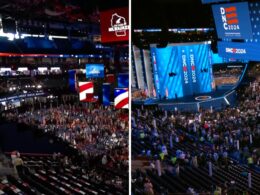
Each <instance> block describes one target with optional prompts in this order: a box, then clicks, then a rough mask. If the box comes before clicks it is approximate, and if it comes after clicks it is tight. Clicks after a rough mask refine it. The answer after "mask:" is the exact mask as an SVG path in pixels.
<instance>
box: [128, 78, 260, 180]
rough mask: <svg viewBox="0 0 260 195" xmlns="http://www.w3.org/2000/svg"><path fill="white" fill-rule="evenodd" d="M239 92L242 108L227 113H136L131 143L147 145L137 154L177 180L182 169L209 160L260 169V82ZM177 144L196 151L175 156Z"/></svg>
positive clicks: (207, 111) (235, 108) (181, 151)
mask: <svg viewBox="0 0 260 195" xmlns="http://www.w3.org/2000/svg"><path fill="white" fill-rule="evenodd" d="M237 93H238V104H237V106H236V107H227V108H226V109H224V110H214V109H211V110H200V112H198V113H181V112H179V111H177V110H175V111H172V112H166V111H162V110H159V109H158V108H156V107H152V108H150V109H149V108H146V109H140V108H139V109H136V110H135V111H134V112H133V114H132V127H133V132H132V139H135V140H134V141H138V142H139V143H141V145H143V150H142V151H140V153H139V154H138V155H143V156H146V157H148V158H149V159H151V168H152V169H153V168H154V167H155V166H154V164H155V163H154V162H155V161H156V160H157V159H159V160H160V161H161V163H162V165H163V166H164V167H165V168H166V167H167V166H168V165H173V166H174V168H175V169H174V170H175V174H177V175H178V174H179V171H180V168H179V166H184V167H185V166H192V167H201V166H206V165H207V164H208V162H210V161H211V162H213V163H215V164H216V165H219V166H222V165H223V166H228V164H229V163H230V161H229V160H228V159H234V160H236V161H237V162H239V163H243V164H247V165H248V166H249V167H251V168H254V169H258V170H260V169H259V168H260V151H259V139H260V123H259V121H260V77H258V78H256V80H255V81H254V82H251V83H250V86H249V87H246V88H241V89H238V91H237ZM174 143H183V144H190V145H192V147H193V148H194V150H193V151H185V149H181V148H179V149H177V150H176V148H175V149H174V151H173V147H172V145H174ZM169 151H172V152H169ZM143 182H144V181H143ZM145 183H146V182H144V184H145Z"/></svg>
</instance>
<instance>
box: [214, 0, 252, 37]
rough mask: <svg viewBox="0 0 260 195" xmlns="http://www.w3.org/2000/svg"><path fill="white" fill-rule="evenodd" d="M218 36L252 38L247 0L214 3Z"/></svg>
mask: <svg viewBox="0 0 260 195" xmlns="http://www.w3.org/2000/svg"><path fill="white" fill-rule="evenodd" d="M212 10H213V16H214V20H215V24H216V29H217V34H218V38H220V39H224V38H229V39H252V37H253V33H252V26H251V21H250V16H249V8H248V3H247V2H241V3H232V4H230V3H229V4H220V5H219V4H216V5H212Z"/></svg>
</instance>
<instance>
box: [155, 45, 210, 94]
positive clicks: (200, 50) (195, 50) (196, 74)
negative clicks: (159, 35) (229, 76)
mask: <svg viewBox="0 0 260 195" xmlns="http://www.w3.org/2000/svg"><path fill="white" fill-rule="evenodd" d="M151 55H152V63H153V72H154V84H155V88H156V92H157V93H156V95H157V96H161V98H163V97H165V96H168V98H169V99H174V98H179V97H184V96H190V95H195V94H201V93H207V92H211V90H212V88H211V82H212V68H211V63H212V62H211V60H210V56H211V49H210V45H209V44H207V43H195V44H194V43H188V44H172V45H168V46H167V47H165V48H157V47H156V46H155V45H151ZM166 94H167V95H166Z"/></svg>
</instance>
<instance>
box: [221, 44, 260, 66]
mask: <svg viewBox="0 0 260 195" xmlns="http://www.w3.org/2000/svg"><path fill="white" fill-rule="evenodd" d="M259 51H260V45H259V44H257V43H238V42H223V41H219V42H218V53H219V55H220V56H222V57H224V58H234V59H240V60H252V61H260V53H259Z"/></svg>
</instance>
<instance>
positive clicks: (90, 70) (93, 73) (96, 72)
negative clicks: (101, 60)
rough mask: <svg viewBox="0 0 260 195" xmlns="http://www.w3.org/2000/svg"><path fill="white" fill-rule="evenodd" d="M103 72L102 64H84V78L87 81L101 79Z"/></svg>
mask: <svg viewBox="0 0 260 195" xmlns="http://www.w3.org/2000/svg"><path fill="white" fill-rule="evenodd" d="M104 72H105V71H104V64H86V77H87V78H89V79H90V78H103V77H104V74H105V73H104Z"/></svg>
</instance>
